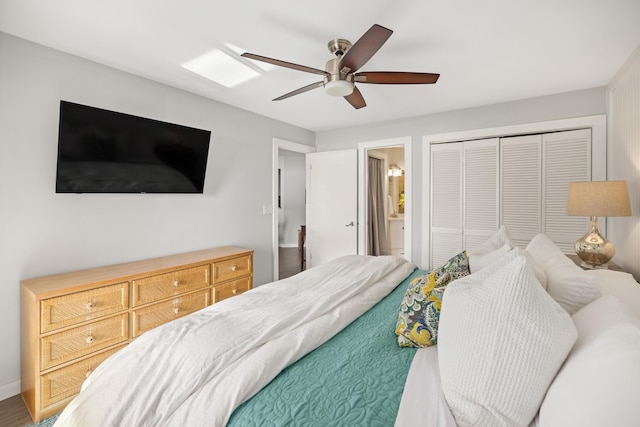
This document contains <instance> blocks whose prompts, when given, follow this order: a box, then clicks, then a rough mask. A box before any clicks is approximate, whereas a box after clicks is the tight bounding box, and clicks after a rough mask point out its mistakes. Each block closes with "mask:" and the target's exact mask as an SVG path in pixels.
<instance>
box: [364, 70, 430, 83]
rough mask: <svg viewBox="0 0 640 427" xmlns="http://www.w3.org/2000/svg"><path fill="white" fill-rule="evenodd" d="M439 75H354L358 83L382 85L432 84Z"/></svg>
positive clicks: (385, 73) (400, 72)
mask: <svg viewBox="0 0 640 427" xmlns="http://www.w3.org/2000/svg"><path fill="white" fill-rule="evenodd" d="M438 77H440V74H432V73H407V72H403V71H367V72H363V73H357V74H355V75H354V80H355V81H356V82H358V83H373V84H382V85H403V84H405V85H420V84H433V83H435V82H437V81H438Z"/></svg>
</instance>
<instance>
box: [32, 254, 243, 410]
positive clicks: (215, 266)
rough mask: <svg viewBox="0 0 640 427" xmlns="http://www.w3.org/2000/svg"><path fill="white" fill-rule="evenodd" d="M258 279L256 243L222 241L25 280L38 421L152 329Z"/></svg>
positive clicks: (240, 289) (233, 292)
mask: <svg viewBox="0 0 640 427" xmlns="http://www.w3.org/2000/svg"><path fill="white" fill-rule="evenodd" d="M252 286H253V251H251V250H247V249H242V248H236V247H231V246H227V247H220V248H213V249H205V250H201V251H196V252H189V253H183V254H178V255H172V256H166V257H160V258H153V259H147V260H142V261H136V262H130V263H125V264H118V265H111V266H107V267H98V268H92V269H89V270H82V271H76V272H70V273H64V274H57V275H53V276H47V277H38V278H34V279H29V280H23V281H22V282H21V283H20V298H21V320H22V322H21V339H22V343H21V351H22V356H21V373H22V387H21V388H22V398H23V399H24V401H25V403H26V405H27V408H28V410H29V413H30V414H31V417H32V418H33V420H34V422H38V421H40V420H42V419H43V418H47V417H49V416H51V415H53V414H55V413H56V412H59V411H60V410H62V409H63V408H64V407H65V406H66V405H67V403H69V401H70V400H71V399H72V398H73V397H74V396H75V395H76V394H77V393H78V392H79V391H80V386H81V385H82V383H83V381H84V380H85V378H86V377H88V376H89V374H90V373H91V372H92V371H93V370H94V369H95V368H96V367H97V366H98V365H99V364H100V363H101V362H102V361H103V360H105V359H106V358H107V357H109V356H110V355H112V354H113V353H115V352H116V351H118V350H119V349H121V348H122V347H124V346H125V345H127V344H128V343H129V342H131V341H132V340H133V339H135V338H136V337H138V336H140V335H141V334H142V333H144V332H145V331H148V330H150V329H153V328H155V327H157V326H160V325H162V324H163V323H166V322H169V321H171V320H173V319H176V318H178V317H182V316H185V315H187V314H189V313H192V312H194V311H196V310H199V309H201V308H204V307H206V306H208V305H210V304H212V303H215V302H217V301H220V300H223V299H225V298H228V297H231V296H233V295H237V294H240V293H242V292H244V291H247V290H249V289H251V287H252Z"/></svg>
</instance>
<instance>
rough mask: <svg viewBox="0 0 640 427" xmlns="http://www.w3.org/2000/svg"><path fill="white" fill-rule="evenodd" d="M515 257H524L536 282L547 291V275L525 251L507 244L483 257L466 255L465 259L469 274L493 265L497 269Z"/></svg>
mask: <svg viewBox="0 0 640 427" xmlns="http://www.w3.org/2000/svg"><path fill="white" fill-rule="evenodd" d="M510 255H513V256H510ZM517 255H524V256H525V257H526V258H527V265H528V266H529V267H530V268H531V270H533V273H534V274H535V275H536V279H538V282H540V284H541V285H542V287H543V288H544V289H547V275H546V274H545V273H544V270H543V269H542V267H540V264H538V262H537V261H536V260H535V259H534V258H533V257H532V256H531V254H529V253H528V252H527V251H526V250H524V249H520V248H514V247H513V246H511V244H509V243H505V244H504V245H503V246H502V247H501V248H500V249H496V250H495V251H493V252H489V253H487V254H484V255H474V256H472V257H469V256H468V255H467V258H468V259H469V271H470V272H471V273H477V272H478V271H480V270H483V269H484V268H486V267H488V266H490V265H492V264H494V263H495V264H496V266H497V267H498V268H499V267H500V266H504V265H506V264H507V263H508V262H509V261H512V260H513V259H514V257H515V256H517ZM495 270H496V269H495V268H494V269H492V270H491V271H495Z"/></svg>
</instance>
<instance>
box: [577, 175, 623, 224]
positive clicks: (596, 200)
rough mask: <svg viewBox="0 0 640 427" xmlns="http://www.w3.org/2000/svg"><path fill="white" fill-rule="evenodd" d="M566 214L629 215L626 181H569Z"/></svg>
mask: <svg viewBox="0 0 640 427" xmlns="http://www.w3.org/2000/svg"><path fill="white" fill-rule="evenodd" d="M567 215H574V216H595V217H598V216H600V217H606V216H630V215H631V203H630V202H629V191H628V190H627V181H587V182H570V183H569V197H568V200H567Z"/></svg>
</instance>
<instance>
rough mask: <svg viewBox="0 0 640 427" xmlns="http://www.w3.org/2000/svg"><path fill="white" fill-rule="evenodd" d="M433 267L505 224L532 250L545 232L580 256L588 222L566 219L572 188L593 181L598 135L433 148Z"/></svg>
mask: <svg viewBox="0 0 640 427" xmlns="http://www.w3.org/2000/svg"><path fill="white" fill-rule="evenodd" d="M430 150H431V153H430V162H431V164H430V170H431V180H430V182H431V191H430V230H431V233H430V234H431V236H430V240H429V241H430V252H429V253H430V264H431V266H432V267H433V266H438V265H441V264H442V263H444V262H445V261H446V260H447V259H449V258H450V257H451V256H453V255H455V254H457V253H459V252H461V251H462V250H463V249H467V250H471V249H473V248H474V247H476V246H477V245H479V244H480V243H482V242H483V241H484V240H485V239H486V238H487V237H490V236H491V235H492V234H493V233H494V232H495V231H496V230H497V229H498V228H499V227H500V225H501V224H505V225H506V226H507V228H508V229H509V233H510V235H511V238H512V240H513V242H514V243H515V244H516V245H518V246H520V247H525V246H526V245H527V243H528V242H529V241H530V240H531V238H533V237H534V236H535V235H536V234H538V233H545V234H547V235H548V236H549V237H550V238H551V239H552V240H553V241H554V242H555V243H556V244H557V245H558V246H559V247H560V248H561V249H563V250H564V251H566V252H571V251H572V250H573V243H574V242H575V240H576V239H577V238H578V237H580V236H581V235H582V234H584V232H585V230H586V229H587V219H588V218H585V217H570V216H567V215H566V214H565V209H566V201H567V189H568V184H569V182H572V181H589V180H590V179H591V129H579V130H570V131H561V132H549V133H540V134H533V135H517V136H502V137H496V138H488V139H476V140H469V141H460V142H448V143H435V144H431V146H430Z"/></svg>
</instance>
